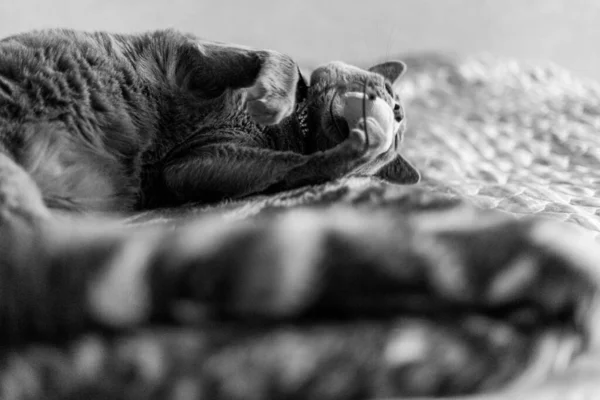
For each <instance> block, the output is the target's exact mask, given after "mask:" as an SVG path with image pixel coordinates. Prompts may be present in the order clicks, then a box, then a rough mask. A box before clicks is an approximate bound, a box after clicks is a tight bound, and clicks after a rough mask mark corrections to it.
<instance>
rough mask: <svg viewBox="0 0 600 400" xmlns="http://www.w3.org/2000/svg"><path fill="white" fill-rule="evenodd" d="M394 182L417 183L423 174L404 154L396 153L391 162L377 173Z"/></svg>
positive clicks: (380, 176)
mask: <svg viewBox="0 0 600 400" xmlns="http://www.w3.org/2000/svg"><path fill="white" fill-rule="evenodd" d="M375 175H376V176H378V177H379V178H383V179H385V180H387V181H390V182H393V183H404V184H410V183H417V182H419V181H420V180H421V174H419V171H417V169H416V168H415V167H413V166H412V164H411V163H409V162H408V161H407V160H406V159H405V158H404V157H402V155H400V154H396V158H394V159H393V160H392V161H391V162H390V163H389V164H386V165H385V166H384V167H383V168H381V169H380V170H379V171H377V173H376V174H375Z"/></svg>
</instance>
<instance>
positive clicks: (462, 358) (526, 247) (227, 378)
mask: <svg viewBox="0 0 600 400" xmlns="http://www.w3.org/2000/svg"><path fill="white" fill-rule="evenodd" d="M403 59H404V60H405V61H406V62H407V64H408V67H409V72H408V73H407V75H406V76H405V77H404V78H403V79H402V81H401V82H400V83H399V84H398V88H399V90H400V91H401V93H402V96H403V99H404V101H405V103H406V109H407V112H406V113H407V116H408V126H409V128H408V131H407V133H406V135H405V139H404V142H403V150H402V152H403V154H404V155H405V157H406V158H407V159H409V160H410V161H411V162H412V163H413V164H414V165H415V166H417V168H418V169H419V170H420V171H421V173H422V181H421V182H420V183H419V184H417V185H414V186H402V185H394V184H391V183H388V182H384V181H382V180H379V179H377V178H372V177H347V178H343V179H340V180H338V181H335V182H329V183H326V184H323V185H320V186H314V187H306V188H299V189H295V190H292V191H289V192H283V193H277V194H274V195H270V196H255V197H251V198H248V199H244V200H239V201H231V202H225V203H222V204H218V205H212V206H199V205H197V206H194V205H190V206H186V207H181V208H177V209H164V210H156V211H151V212H146V213H141V214H137V215H135V216H132V217H131V218H129V219H128V220H127V223H128V224H129V225H133V226H136V227H141V228H144V227H148V228H153V227H154V228H156V229H159V230H160V232H161V235H162V236H161V238H162V239H161V241H164V242H165V243H168V246H167V245H165V246H163V247H168V250H164V249H163V250H161V249H158V248H157V249H156V250H155V251H156V252H157V254H158V256H157V257H154V258H152V260H154V261H153V263H154V264H153V265H154V266H155V267H156V265H159V264H160V265H161V266H167V267H169V268H172V269H175V268H176V267H174V265H180V264H182V263H183V264H185V262H183V261H181V260H182V259H186V257H188V256H189V257H191V258H189V260H192V259H193V261H194V262H195V263H201V264H202V265H204V266H208V267H207V268H200V269H199V271H200V272H193V271H192V273H191V274H190V275H186V277H187V278H186V282H178V284H177V285H175V286H173V285H171V286H169V287H170V288H172V287H176V288H177V290H179V291H181V293H178V294H177V296H175V295H174V293H170V292H169V293H163V294H162V296H163V298H165V299H167V298H168V299H170V300H171V299H173V298H175V297H177V301H176V302H172V301H170V300H169V302H168V303H169V307H171V308H169V309H168V310H166V309H165V310H163V311H164V313H165V314H168V318H163V319H160V323H158V322H156V323H154V322H152V323H146V324H139V325H137V326H135V328H134V329H112V330H106V329H99V328H98V329H92V330H88V331H86V332H85V334H81V335H76V336H73V337H67V338H66V339H65V340H62V341H60V342H56V343H48V342H39V343H27V344H26V345H24V346H21V347H18V348H11V349H3V350H1V351H2V360H3V362H2V365H1V367H0V398H2V399H33V398H51V399H84V398H85V399H101V398H102V399H108V398H110V399H121V398H122V399H182V400H183V399H201V398H202V399H203V398H209V399H211V400H217V399H265V398H269V399H278V398H281V399H283V398H285V399H308V398H310V399H313V398H314V399H358V398H360V399H370V398H373V399H375V398H412V397H419V396H426V397H428V398H436V397H451V398H463V397H461V396H472V397H468V398H477V399H479V398H481V399H523V398H536V399H538V398H539V399H564V398H572V399H587V398H596V397H598V396H600V380H599V379H598V378H600V353H598V349H597V345H598V341H599V340H600V332H599V331H598V329H599V327H600V325H599V324H598V321H599V320H600V319H599V318H600V317H599V314H598V310H600V308H598V304H600V303H598V296H597V295H598V289H599V288H600V247H598V241H597V238H598V233H600V198H599V197H597V196H596V191H597V188H598V184H599V183H600V169H599V168H598V167H600V136H598V133H597V132H598V130H599V129H600V85H598V84H597V83H596V82H593V81H589V80H584V79H580V78H578V77H576V76H573V75H572V74H570V73H569V72H568V71H565V70H564V69H562V68H560V67H558V66H555V65H541V64H539V63H538V64H527V63H524V62H517V61H514V60H510V59H500V58H494V57H473V58H453V57H445V56H440V55H435V54H422V55H411V56H407V57H403ZM207 232H209V233H210V234H207ZM189 260H188V261H189ZM186 262H187V261H186ZM217 267H218V268H219V270H218V271H217V270H216V269H215V268H217ZM177 268H179V267H177ZM221 270H227V273H226V275H227V279H225V278H223V277H222V275H223V274H224V273H221V272H219V271H221ZM169 271H170V270H169ZM215 276H216V277H219V278H218V279H217V278H215ZM169 279H171V278H170V275H168V274H163V275H161V276H160V279H157V280H156V282H159V284H160V283H162V282H169ZM178 279H179V278H178ZM219 279H221V280H223V282H224V281H226V283H223V282H222V281H221V280H219ZM190 282H191V283H190ZM165 285H166V286H168V285H167V283H165ZM125 290H127V287H126V289H125ZM158 291H159V292H160V290H158ZM183 292H185V293H183ZM232 293H233V294H232ZM115 298H118V296H117V295H115ZM114 307H115V308H119V306H114ZM123 307H124V308H126V307H125V306H123ZM215 315H216V316H215ZM152 321H155V320H152ZM157 321H158V320H157Z"/></svg>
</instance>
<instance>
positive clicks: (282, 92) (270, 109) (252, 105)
mask: <svg viewBox="0 0 600 400" xmlns="http://www.w3.org/2000/svg"><path fill="white" fill-rule="evenodd" d="M298 79H300V73H299V69H298V66H297V65H296V63H295V62H294V61H293V60H292V59H291V58H290V57H288V56H286V55H284V54H280V53H277V52H273V51H268V52H265V56H264V60H263V63H262V67H261V69H260V73H259V74H258V77H257V78H256V81H255V82H254V84H253V85H252V86H251V87H250V88H249V89H248V90H247V98H246V100H247V103H246V108H247V110H248V113H249V114H250V115H251V116H252V118H253V119H254V120H255V121H256V122H257V123H259V124H262V125H274V124H278V123H279V122H281V120H282V119H284V118H285V117H287V116H289V115H290V114H291V113H292V112H293V110H294V106H295V103H296V88H297V86H298Z"/></svg>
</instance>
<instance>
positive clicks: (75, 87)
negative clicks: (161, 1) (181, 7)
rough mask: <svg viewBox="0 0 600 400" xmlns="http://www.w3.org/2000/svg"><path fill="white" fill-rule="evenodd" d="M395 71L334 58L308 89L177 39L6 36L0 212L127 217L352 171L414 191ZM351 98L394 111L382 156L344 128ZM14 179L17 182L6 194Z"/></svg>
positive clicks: (194, 41)
mask: <svg viewBox="0 0 600 400" xmlns="http://www.w3.org/2000/svg"><path fill="white" fill-rule="evenodd" d="M404 70H405V65H404V64H403V63H402V62H387V63H383V64H379V65H376V66H374V67H372V68H370V70H369V71H365V70H362V69H359V68H356V67H352V66H350V65H347V64H344V63H341V62H334V63H330V64H326V65H324V66H322V67H320V68H317V69H316V70H315V71H314V72H313V73H312V75H311V79H310V81H311V85H310V86H308V82H307V81H306V80H305V78H304V77H303V76H302V74H301V72H300V68H299V67H298V65H297V64H296V63H295V62H294V61H293V60H292V59H291V58H290V57H288V56H286V55H284V54H281V53H278V52H275V51H268V50H254V49H251V48H247V47H243V46H237V45H230V44H224V43H219V42H212V41H206V40H201V39H198V38H196V37H194V36H193V35H190V34H183V33H179V32H177V31H174V30H163V31H156V32H151V33H145V34H134V35H119V34H108V33H84V32H76V31H70V30H48V31H38V32H32V33H25V34H20V35H15V36H11V37H8V38H5V39H3V40H2V41H0V174H1V175H2V177H3V178H2V181H0V193H1V194H2V196H3V197H4V199H5V200H4V204H3V205H2V204H0V207H6V204H15V207H17V208H19V209H20V210H21V211H23V212H30V213H32V214H47V210H43V209H44V208H45V207H48V208H50V209H56V210H67V211H88V212H89V211H93V212H128V211H132V210H140V209H147V208H156V207H163V206H176V205H180V204H183V203H188V202H203V203H206V202H217V201H220V200H223V199H235V198H240V197H244V196H248V195H251V194H258V193H268V192H273V191H279V190H284V189H290V188H294V187H298V186H301V185H306V184H314V183H320V182H324V181H327V180H332V179H335V178H339V177H341V176H344V175H347V174H350V173H368V174H376V175H378V176H381V177H382V178H385V179H388V180H393V181H396V182H401V183H414V182H417V181H418V180H419V174H418V172H417V171H416V170H415V169H414V167H413V166H412V165H411V164H410V163H409V162H407V161H406V160H405V159H404V158H403V157H402V156H400V155H399V153H398V142H399V140H401V137H402V132H403V130H404V110H403V108H402V104H401V102H400V100H399V97H398V94H397V93H395V92H394V90H393V84H394V82H396V81H397V79H398V78H400V76H401V75H402V74H403V73H404ZM350 90H355V91H357V90H365V91H367V92H368V94H369V96H371V98H372V97H373V96H377V97H379V98H381V99H384V100H385V102H387V103H388V104H389V106H390V107H393V109H394V116H395V119H396V122H397V125H398V132H397V133H396V135H397V139H398V140H395V145H394V146H393V147H390V148H389V149H384V151H381V149H377V148H376V146H377V143H375V146H373V144H371V145H369V143H368V141H369V138H368V137H367V134H366V133H365V132H364V130H362V129H361V128H360V126H359V127H356V128H353V129H351V128H350V127H349V126H348V124H347V123H346V121H345V120H344V118H343V115H342V114H341V111H340V102H341V99H342V97H343V95H344V93H346V92H348V91H350ZM362 124H363V125H361V126H363V127H364V126H365V125H366V127H367V129H366V130H367V132H368V130H369V129H371V130H377V129H379V127H378V126H377V124H376V123H375V124H373V123H372V121H371V122H369V121H367V123H366V124H365V122H364V121H363V122H362ZM351 131H352V132H351ZM369 136H370V137H374V136H373V135H372V132H371V133H369ZM374 147H375V148H374ZM13 176H14V181H15V182H17V183H14V184H12V185H9V184H7V183H6V182H7V181H13V178H11V177H13ZM7 185H8V186H7ZM15 185H16V186H15ZM17 186H18V188H17ZM38 192H39V193H38ZM40 196H41V200H38V199H36V198H37V197H40ZM25 197H26V198H27V199H28V200H27V201H25V200H24V199H23V198H25ZM18 204H20V205H18ZM26 207H33V208H38V210H26V209H25V208H26Z"/></svg>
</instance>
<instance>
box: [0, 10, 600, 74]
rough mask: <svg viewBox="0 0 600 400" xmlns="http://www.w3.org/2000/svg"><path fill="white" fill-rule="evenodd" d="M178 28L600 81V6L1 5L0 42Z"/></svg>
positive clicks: (267, 43)
mask: <svg viewBox="0 0 600 400" xmlns="http://www.w3.org/2000/svg"><path fill="white" fill-rule="evenodd" d="M58 26H60V27H70V28H78V29H86V30H110V31H116V32H135V31H143V30H150V29H156V28H166V27H174V28H177V29H181V30H184V31H189V32H193V33H196V34H198V35H200V36H203V37H206V38H210V39H213V40H220V41H231V42H237V43H241V44H246V45H251V46H256V47H265V48H272V49H276V50H279V51H282V52H286V53H288V54H290V55H292V56H294V57H295V58H296V59H297V60H298V61H299V62H300V63H302V64H304V65H305V66H308V67H311V66H314V65H315V64H319V63H323V62H326V61H330V60H334V59H339V60H344V61H347V62H352V63H360V64H364V63H368V62H370V61H372V60H381V59H383V58H386V57H393V56H396V55H398V54H402V53H407V52H409V53H410V52H423V51H426V52H430V51H442V52H449V53H453V54H459V55H472V54H480V53H491V54H495V55H500V56H509V57H515V58H517V59H520V60H529V61H538V60H549V61H553V62H555V63H558V64H560V65H562V66H564V67H567V68H569V69H570V70H571V71H573V72H575V73H577V74H578V75H579V76H582V77H591V78H594V79H596V80H600V0H362V1H354V0H271V1H266V0H239V1H233V0H217V1H206V0H204V1H203V0H51V1H43V0H37V1H36V0H0V36H5V35H8V34H12V33H17V32H21V31H26V30H30V29H35V28H44V27H58Z"/></svg>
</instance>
